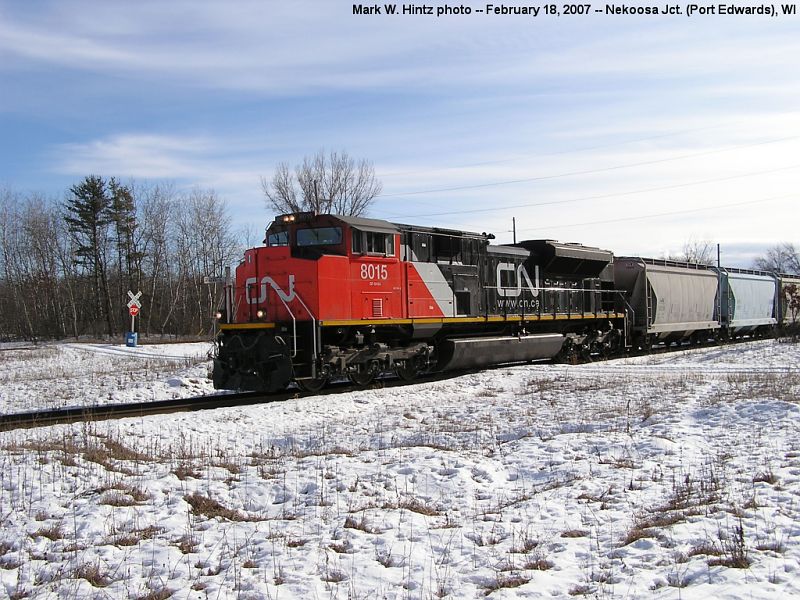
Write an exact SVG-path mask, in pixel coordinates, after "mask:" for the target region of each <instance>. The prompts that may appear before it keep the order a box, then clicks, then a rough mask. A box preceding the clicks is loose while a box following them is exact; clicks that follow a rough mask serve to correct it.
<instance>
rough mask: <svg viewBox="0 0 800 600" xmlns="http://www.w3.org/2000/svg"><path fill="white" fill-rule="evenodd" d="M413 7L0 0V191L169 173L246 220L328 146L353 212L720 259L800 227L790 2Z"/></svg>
mask: <svg viewBox="0 0 800 600" xmlns="http://www.w3.org/2000/svg"><path fill="white" fill-rule="evenodd" d="M527 5H531V6H540V5H538V4H533V3H525V4H516V5H515V4H508V5H507V6H527ZM636 5H638V6H657V7H659V8H662V7H663V6H664V3H661V4H659V3H652V4H650V3H630V4H628V6H636ZM369 6H371V5H369ZM379 6H380V7H381V8H383V5H382V4H381V5H379ZM401 6H402V5H398V9H399V8H400V7H401ZM415 6H418V7H419V6H424V4H422V3H416V4H415ZM427 6H431V7H433V12H434V14H433V15H402V14H401V15H386V14H380V15H363V14H362V15H356V14H353V3H352V2H350V1H348V2H344V1H341V0H311V1H302V0H299V1H291V2H278V1H273V0H258V1H240V0H230V1H225V2H223V1H221V0H219V1H208V0H186V1H184V0H171V1H170V2H163V1H160V0H158V1H149V0H137V2H132V1H130V2H124V1H123V2H99V1H79V0H55V1H51V0H36V1H31V2H18V1H12V0H0V187H3V188H7V189H11V190H14V191H18V192H21V193H31V192H35V193H41V194H44V195H46V196H48V197H52V198H54V199H57V198H62V197H63V196H64V194H65V193H66V190H68V188H69V187H70V186H71V185H73V184H75V183H77V182H79V181H80V180H81V179H83V177H85V176H87V175H90V174H97V175H102V176H105V177H112V176H114V177H117V178H120V179H122V180H135V181H137V182H171V183H173V184H174V185H175V186H176V188H177V189H185V190H190V189H194V188H200V189H213V190H215V191H216V192H217V193H218V194H219V195H220V196H221V197H222V198H223V199H224V200H225V201H226V202H227V204H228V206H229V208H230V211H231V215H232V217H233V222H234V224H235V225H236V226H237V227H245V226H247V225H249V226H251V227H253V226H255V227H256V228H258V229H261V228H262V227H265V226H266V225H268V224H269V222H270V220H271V218H272V216H273V213H272V212H271V211H270V210H269V209H268V208H267V206H266V203H265V201H264V197H263V193H262V189H261V179H262V177H263V178H266V179H267V180H269V179H270V178H271V176H272V174H273V172H274V169H275V167H276V165H277V164H279V163H281V162H285V163H288V164H289V165H292V166H293V165H296V164H298V163H300V162H301V161H302V159H303V157H304V156H310V155H313V154H314V153H316V152H317V151H319V150H322V149H324V150H326V151H332V150H344V151H346V152H347V153H349V154H350V155H351V156H353V157H355V158H366V159H368V160H370V161H372V163H373V165H374V167H375V172H376V175H377V177H378V178H379V179H380V180H381V182H382V184H383V192H382V194H381V195H380V196H379V197H378V198H376V200H375V202H374V204H373V205H372V207H371V209H370V212H369V216H372V217H374V218H384V219H388V220H392V221H396V222H403V223H412V224H421V225H434V226H440V227H450V228H461V229H465V230H471V231H486V232H491V233H494V234H495V235H496V236H497V241H498V242H499V243H509V242H511V241H512V233H511V230H512V219H514V220H515V221H516V229H517V238H518V239H541V238H548V239H557V240H560V241H564V242H581V243H584V244H588V245H594V246H600V247H604V248H608V249H611V250H613V251H614V252H615V253H616V254H619V255H644V256H663V255H665V254H668V253H678V252H680V251H681V249H682V247H683V245H684V244H685V243H686V242H688V241H709V242H712V243H718V244H720V245H721V251H722V258H723V262H724V263H726V264H729V265H733V266H750V264H751V263H752V260H753V258H754V257H755V256H756V255H758V254H760V253H763V251H764V250H765V249H766V248H767V247H769V246H774V245H775V244H777V243H779V242H784V241H789V242H794V243H798V242H800V235H799V234H798V223H799V222H800V220H798V219H797V217H796V216H795V213H796V209H795V206H796V204H797V198H798V193H797V190H798V187H800V186H799V185H798V184H800V105H799V103H798V98H800V68H798V65H797V57H798V56H800V16H797V15H781V14H778V16H774V17H771V16H759V15H720V14H715V15H704V16H701V15H696V14H695V15H692V16H687V14H685V13H686V9H687V5H679V6H680V9H681V11H682V13H683V14H680V15H664V14H658V15H631V14H606V11H605V8H606V4H591V5H590V14H587V15H566V14H564V13H562V14H560V16H559V15H544V14H542V13H540V14H539V15H538V16H535V17H534V16H531V15H496V14H493V13H490V14H487V13H486V12H485V11H486V3H478V2H467V3H465V4H463V6H464V7H468V8H470V9H471V10H472V14H469V15H446V16H441V17H437V16H436V14H435V13H436V9H437V8H438V7H440V6H444V4H443V3H431V4H427ZM458 6H462V5H461V4H459V5H458ZM494 6H500V5H494ZM555 6H556V7H557V8H558V10H559V11H562V10H563V9H564V6H565V5H563V4H556V5H555ZM616 6H623V5H616ZM673 6H674V5H673ZM709 6H715V7H716V6H717V5H709ZM739 6H746V5H745V4H739ZM781 6H782V5H780V4H779V5H776V8H777V11H778V13H780V12H781ZM792 6H794V5H792ZM478 10H484V12H483V13H478V12H477V11H478ZM595 10H599V11H600V12H599V13H596V12H594V11H595ZM382 12H383V11H382Z"/></svg>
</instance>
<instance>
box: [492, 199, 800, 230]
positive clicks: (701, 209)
mask: <svg viewBox="0 0 800 600" xmlns="http://www.w3.org/2000/svg"><path fill="white" fill-rule="evenodd" d="M794 196H795V194H784V195H783V196H772V197H770V198H761V199H759V200H745V201H744V202H731V203H728V204H717V205H715V206H705V207H703V208H690V209H687V210H675V211H671V212H663V213H654V214H651V215H640V216H638V217H620V218H618V219H605V220H602V221H586V222H584V223H570V224H567V225H548V226H547V227H526V228H524V229H517V233H519V232H520V231H541V230H542V229H556V228H563V227H583V226H585V225H604V224H606V223H621V222H623V221H638V220H641V219H654V218H657V217H670V216H673V215H682V214H688V213H695V212H702V211H705V210H717V209H719V208H731V207H733V206H744V205H746V204H760V203H763V202H772V201H774V200H783V199H784V198H791V197H794ZM510 232H511V230H510V229H509V230H504V233H510Z"/></svg>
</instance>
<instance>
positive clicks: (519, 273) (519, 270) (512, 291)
mask: <svg viewBox="0 0 800 600" xmlns="http://www.w3.org/2000/svg"><path fill="white" fill-rule="evenodd" d="M503 271H510V272H511V273H513V274H514V275H516V277H513V276H512V277H511V278H510V279H511V280H512V281H514V280H516V287H503V285H502V284H501V283H500V282H501V281H502V277H501V274H502V273H503ZM533 274H534V278H535V279H536V285H533V282H532V281H531V278H530V277H529V276H528V271H526V270H525V265H519V266H514V264H513V263H497V295H498V296H504V297H506V298H516V297H517V296H519V295H520V294H521V293H522V282H523V281H524V282H525V287H526V288H528V290H530V292H531V294H532V295H533V297H534V298H536V297H537V296H539V266H538V265H537V266H536V267H535V270H534V272H533Z"/></svg>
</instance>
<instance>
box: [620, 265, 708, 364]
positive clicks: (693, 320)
mask: <svg viewBox="0 0 800 600" xmlns="http://www.w3.org/2000/svg"><path fill="white" fill-rule="evenodd" d="M614 281H615V284H616V285H617V286H618V287H619V288H620V289H621V290H623V297H624V298H625V303H626V306H627V307H629V312H628V315H629V319H630V339H631V344H632V345H635V346H638V347H642V348H649V347H652V346H653V345H654V344H657V343H666V344H669V343H672V342H680V341H683V340H687V339H688V340H693V341H701V340H704V339H707V338H708V337H709V336H714V335H715V334H716V332H717V331H718V330H719V328H720V323H719V320H718V318H717V315H716V312H717V288H718V275H717V273H715V272H714V271H713V270H712V269H711V268H710V267H708V266H706V265H698V264H692V263H681V262H675V261H670V260H658V259H652V258H638V257H637V258H634V257H621V258H620V257H617V258H616V259H615V260H614Z"/></svg>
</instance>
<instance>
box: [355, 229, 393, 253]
mask: <svg viewBox="0 0 800 600" xmlns="http://www.w3.org/2000/svg"><path fill="white" fill-rule="evenodd" d="M352 248H353V253H354V254H381V255H384V256H394V235H393V234H391V233H379V232H377V231H358V230H355V229H354V230H353V244H352Z"/></svg>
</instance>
